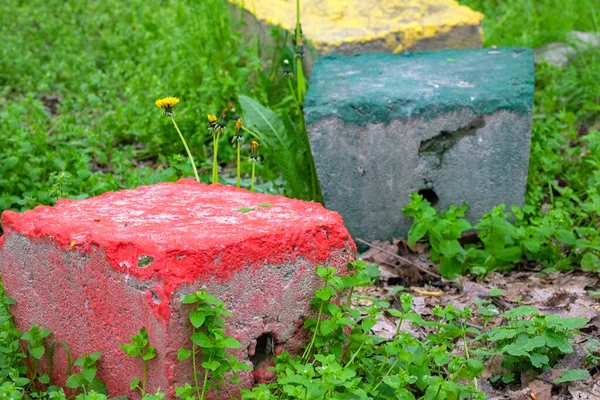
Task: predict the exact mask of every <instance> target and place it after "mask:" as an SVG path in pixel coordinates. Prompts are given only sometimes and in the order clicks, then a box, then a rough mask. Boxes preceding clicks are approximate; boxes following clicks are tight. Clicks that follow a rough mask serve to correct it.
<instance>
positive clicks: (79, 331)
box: [0, 180, 355, 399]
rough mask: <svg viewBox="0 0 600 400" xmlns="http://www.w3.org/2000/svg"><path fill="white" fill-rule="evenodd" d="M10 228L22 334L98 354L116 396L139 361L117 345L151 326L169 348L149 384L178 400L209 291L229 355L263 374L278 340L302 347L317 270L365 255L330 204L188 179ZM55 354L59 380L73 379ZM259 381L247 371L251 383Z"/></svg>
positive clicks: (8, 221) (77, 204) (10, 283)
mask: <svg viewBox="0 0 600 400" xmlns="http://www.w3.org/2000/svg"><path fill="white" fill-rule="evenodd" d="M248 209H252V210H251V211H249V210H248ZM2 224H3V229H4V232H5V235H4V236H3V237H2V238H0V272H1V274H2V281H3V283H4V287H5V290H6V292H7V294H8V296H10V297H12V298H14V299H15V300H16V305H14V306H12V309H11V310H12V312H13V316H14V319H15V322H16V325H17V327H18V328H19V329H20V330H21V331H25V330H27V329H29V326H30V324H36V325H38V326H42V327H45V328H48V329H50V330H51V331H52V335H51V336H50V337H49V342H52V341H58V340H64V341H66V342H67V343H68V344H69V346H70V347H71V350H72V352H73V356H74V357H77V356H82V355H83V354H84V353H85V352H88V353H91V352H94V351H101V352H102V357H101V358H100V361H99V368H98V374H99V377H100V378H101V379H103V380H104V382H105V383H106V385H107V387H108V391H109V394H110V395H111V396H119V395H127V396H130V398H132V399H135V398H139V394H138V393H133V392H131V391H130V389H129V382H130V380H131V379H132V378H134V377H141V376H142V365H141V361H140V360H139V359H132V358H129V357H128V356H127V355H126V354H125V353H124V352H123V351H122V350H121V349H120V348H119V344H120V343H128V342H129V341H130V336H131V335H134V334H137V333H138V332H139V330H140V328H141V327H142V326H145V327H146V328H147V330H148V333H149V337H150V343H151V344H152V345H154V346H155V347H156V349H157V352H158V357H157V358H156V359H153V360H151V361H149V376H148V384H149V388H148V390H149V391H150V392H154V391H156V390H157V389H159V388H160V389H161V390H162V391H163V392H167V393H168V395H169V398H174V389H175V387H176V386H182V385H183V384H185V383H186V382H187V383H193V380H192V367H191V360H189V359H188V360H187V361H184V362H179V361H178V360H177V351H178V349H179V348H180V347H186V348H188V349H189V348H191V341H190V336H191V333H192V326H191V324H190V323H189V321H188V314H189V311H190V306H186V305H182V304H181V301H182V299H183V297H184V296H185V295H186V294H188V293H192V292H195V291H197V290H200V288H201V287H202V286H206V288H207V289H206V291H207V292H208V293H210V294H213V295H215V296H217V297H218V298H220V299H221V300H223V301H224V302H225V303H226V306H227V308H228V310H230V311H231V312H232V313H233V316H232V317H230V318H227V319H226V325H225V328H226V332H227V334H229V335H231V336H233V337H235V338H236V339H237V340H238V341H240V342H241V343H242V348H241V349H239V350H235V351H233V352H232V353H233V354H234V355H235V356H237V357H238V358H239V359H241V360H243V361H245V362H246V363H247V364H248V365H249V366H251V367H252V366H253V362H254V363H256V361H257V360H259V359H254V358H253V354H254V355H255V356H257V355H259V353H261V352H262V354H263V355H265V354H267V353H268V351H266V348H265V349H260V348H258V347H257V345H258V346H261V345H265V343H266V339H267V337H270V338H271V339H272V341H273V342H274V343H275V345H277V346H279V347H280V348H283V349H286V350H289V351H291V352H295V351H297V350H299V348H300V347H301V346H302V345H304V344H305V341H306V339H307V335H306V332H305V331H304V330H303V329H301V328H300V327H301V325H302V322H303V320H304V319H305V318H306V317H307V316H309V315H311V310H310V305H309V303H310V299H311V297H312V296H313V293H314V290H316V289H317V288H318V287H320V285H321V281H320V279H319V278H318V277H317V276H316V273H315V267H316V265H324V266H334V267H337V268H339V272H340V273H343V272H344V271H346V270H347V267H346V266H347V263H348V262H349V261H351V260H352V259H353V257H354V255H355V246H354V244H353V242H352V240H351V238H350V236H349V234H348V232H347V230H346V229H345V228H344V225H343V224H342V219H341V217H340V216H339V215H338V214H337V213H335V212H330V211H327V210H325V209H324V208H323V207H322V206H321V205H319V204H315V203H308V202H302V201H297V200H290V199H287V198H284V197H281V196H271V195H263V194H255V193H250V192H248V191H246V190H243V189H236V188H232V187H225V186H222V185H218V184H217V185H210V186H209V185H201V184H198V183H196V182H194V181H191V180H182V181H179V182H178V183H176V184H169V183H162V184H157V185H152V186H145V187H140V188H138V189H135V190H126V191H120V192H115V193H106V194H103V195H101V196H99V197H95V198H91V199H87V200H78V201H72V200H61V201H59V202H58V204H57V205H56V206H55V207H36V208H35V209H34V210H32V211H26V212H25V213H23V214H19V213H16V212H12V211H5V212H4V213H3V214H2ZM58 348H60V346H58V347H57V351H56V354H55V357H54V370H53V375H52V381H53V382H54V383H55V384H59V385H63V384H64V382H65V380H66V376H65V370H66V357H65V355H64V352H62V351H61V350H60V349H58ZM259 361H260V360H259ZM254 367H256V365H254ZM44 368H47V365H46V366H44ZM46 371H47V369H46ZM253 376H254V375H253V372H252V371H247V372H245V373H244V374H243V375H242V377H241V378H242V386H243V387H250V386H251V385H252V384H253V383H254V378H253ZM217 397H219V398H226V397H227V396H226V395H219V396H217Z"/></svg>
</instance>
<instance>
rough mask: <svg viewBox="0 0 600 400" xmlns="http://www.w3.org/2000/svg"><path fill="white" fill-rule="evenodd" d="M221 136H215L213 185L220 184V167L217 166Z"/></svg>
mask: <svg viewBox="0 0 600 400" xmlns="http://www.w3.org/2000/svg"><path fill="white" fill-rule="evenodd" d="M220 136H221V135H220V134H219V133H217V134H216V135H213V139H214V140H213V153H214V154H213V170H212V183H218V182H219V166H218V165H217V154H219V138H220Z"/></svg>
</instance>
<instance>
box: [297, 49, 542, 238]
mask: <svg viewBox="0 0 600 400" xmlns="http://www.w3.org/2000/svg"><path fill="white" fill-rule="evenodd" d="M533 90H534V76H533V54H532V52H531V50H529V49H525V48H493V49H492V48H490V49H484V50H460V51H453V50H443V51H436V52H422V53H412V54H405V55H387V54H379V55H377V54H370V55H369V54H367V55H359V56H354V57H345V56H327V57H323V58H321V59H320V60H319V61H318V62H317V63H316V64H315V67H314V70H313V76H312V79H311V84H310V87H309V90H308V94H307V99H306V105H305V109H304V110H305V116H306V122H307V129H308V134H309V138H310V145H311V149H312V152H313V154H314V159H315V164H316V168H317V174H318V176H319V180H320V182H321V188H322V191H323V197H324V200H325V205H326V207H328V208H329V209H332V210H335V211H338V212H339V213H340V214H341V215H342V216H343V218H344V222H345V224H346V227H348V230H349V231H350V233H351V234H352V236H353V237H359V238H362V239H364V240H375V239H379V240H389V239H391V238H393V237H402V236H406V234H407V233H408V230H409V228H410V226H411V224H412V220H411V219H410V218H407V217H404V216H403V215H402V208H403V207H404V206H405V205H406V204H407V203H408V202H409V198H410V194H411V193H413V192H420V193H421V194H423V195H424V197H425V198H426V199H428V200H430V201H431V202H432V203H433V204H435V205H437V206H438V207H439V208H441V209H445V208H447V207H448V206H450V205H452V204H455V205H460V204H462V203H468V204H469V211H468V212H467V214H466V217H467V218H468V219H469V220H470V221H471V222H476V221H477V220H478V219H479V218H480V217H481V216H482V215H483V214H485V213H487V212H489V211H491V210H492V208H493V207H494V206H497V205H499V204H501V203H504V204H505V205H506V206H507V207H509V206H512V205H518V206H520V205H522V204H523V202H524V196H525V186H526V183H527V169H528V163H529V147H530V135H531V123H532V116H531V112H532V108H533Z"/></svg>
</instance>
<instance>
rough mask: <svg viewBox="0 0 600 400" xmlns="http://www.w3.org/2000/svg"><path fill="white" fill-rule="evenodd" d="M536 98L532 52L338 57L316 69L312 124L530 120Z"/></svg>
mask: <svg viewBox="0 0 600 400" xmlns="http://www.w3.org/2000/svg"><path fill="white" fill-rule="evenodd" d="M533 90H534V75H533V52H532V51H531V50H530V49H527V48H510V47H503V48H497V49H468V50H441V51H431V52H422V53H406V54H401V55H394V54H363V55H357V56H340V55H330V56H325V57H322V58H321V59H319V60H318V61H317V62H316V63H315V65H314V69H313V75H312V77H311V82H310V88H309V91H308V95H307V99H306V104H305V114H306V119H307V123H309V124H310V123H313V122H315V121H317V120H319V119H321V118H324V117H331V116H335V117H337V118H340V119H341V120H343V121H344V122H345V123H351V124H356V125H364V124H368V123H370V124H376V123H389V122H390V121H391V120H393V119H405V118H409V117H420V118H433V117H436V116H439V115H440V114H442V113H446V112H451V111H456V110H460V109H468V110H470V111H472V112H473V113H475V114H476V115H490V114H493V113H494V112H496V111H499V110H506V111H511V112H515V113H518V114H527V113H529V112H531V107H532V98H533Z"/></svg>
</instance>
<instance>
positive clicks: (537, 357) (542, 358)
mask: <svg viewBox="0 0 600 400" xmlns="http://www.w3.org/2000/svg"><path fill="white" fill-rule="evenodd" d="M529 361H531V365H533V366H534V367H536V368H542V367H543V366H544V365H548V362H549V361H550V359H549V358H548V356H547V355H545V354H540V353H531V354H529Z"/></svg>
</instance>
